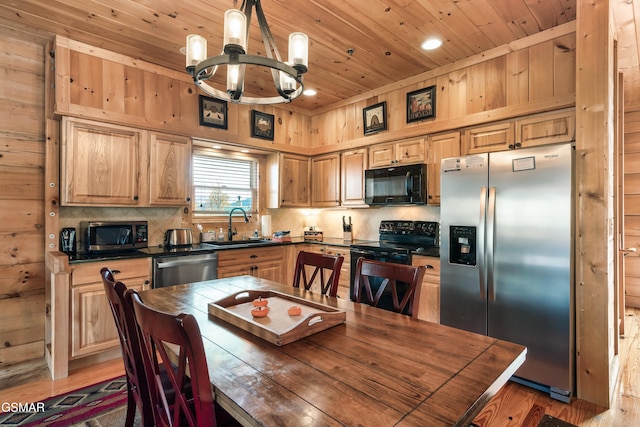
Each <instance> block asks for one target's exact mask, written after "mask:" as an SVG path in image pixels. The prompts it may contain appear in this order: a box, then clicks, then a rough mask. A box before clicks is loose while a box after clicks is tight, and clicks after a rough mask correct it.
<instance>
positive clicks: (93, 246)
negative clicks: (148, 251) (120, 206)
mask: <svg viewBox="0 0 640 427" xmlns="http://www.w3.org/2000/svg"><path fill="white" fill-rule="evenodd" d="M80 238H81V239H83V240H84V246H85V249H86V251H87V252H108V251H126V250H135V249H142V248H146V247H148V245H149V244H148V239H149V224H148V222H147V221H101V222H99V221H83V222H81V223H80Z"/></svg>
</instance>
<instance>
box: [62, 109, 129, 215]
mask: <svg viewBox="0 0 640 427" xmlns="http://www.w3.org/2000/svg"><path fill="white" fill-rule="evenodd" d="M140 139H141V131H138V130H136V129H133V128H128V127H123V126H115V125H108V124H103V123H96V122H90V121H85V120H79V119H67V118H64V119H63V125H62V142H61V153H60V186H61V189H60V197H61V204H62V205H76V206H80V205H111V206H113V205H116V206H131V205H133V206H135V205H138V204H139V194H138V188H139V185H138V184H139V183H138V179H139V176H140V169H139V164H140V161H139V159H140V157H139V146H140Z"/></svg>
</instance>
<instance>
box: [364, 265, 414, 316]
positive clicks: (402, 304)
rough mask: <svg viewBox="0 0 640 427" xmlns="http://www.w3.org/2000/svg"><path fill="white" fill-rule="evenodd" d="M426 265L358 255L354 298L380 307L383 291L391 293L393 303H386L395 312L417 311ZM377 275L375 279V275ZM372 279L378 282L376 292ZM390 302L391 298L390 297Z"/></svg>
mask: <svg viewBox="0 0 640 427" xmlns="http://www.w3.org/2000/svg"><path fill="white" fill-rule="evenodd" d="M424 273H425V267H424V266H423V265H421V266H416V267H414V266H411V265H404V264H396V263H391V262H385V261H374V260H368V259H365V258H360V259H358V262H357V264H356V271H355V276H354V282H353V297H354V298H353V299H354V300H355V301H356V302H362V299H363V296H364V298H366V301H365V303H366V304H369V305H372V306H374V307H378V306H380V304H381V301H382V300H383V298H382V297H383V294H385V293H386V294H387V299H388V295H389V294H390V296H391V303H392V306H388V307H385V308H387V309H389V310H391V311H395V312H396V313H403V314H408V315H409V316H414V315H417V313H418V302H419V300H420V288H421V287H422V279H423V278H424ZM374 278H375V279H374ZM372 279H373V281H374V282H378V283H379V287H378V288H377V291H376V293H375V295H374V294H373V288H372V284H371V282H372ZM387 304H388V301H387Z"/></svg>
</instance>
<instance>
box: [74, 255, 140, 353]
mask: <svg viewBox="0 0 640 427" xmlns="http://www.w3.org/2000/svg"><path fill="white" fill-rule="evenodd" d="M103 267H109V268H110V269H111V271H112V272H113V273H114V275H115V277H116V279H117V280H119V281H121V282H124V283H125V284H126V285H127V287H128V288H131V289H136V290H144V289H148V288H149V286H150V284H151V258H139V259H133V260H119V261H107V262H90V263H83V264H77V265H75V266H73V267H72V268H71V288H70V292H71V295H70V301H71V303H70V311H71V324H70V325H69V328H70V332H69V333H70V336H71V343H70V345H71V358H72V359H73V358H76V357H80V356H86V355H90V354H94V353H97V352H101V351H105V350H110V349H113V348H117V347H118V346H119V345H120V341H119V339H118V333H117V331H116V327H115V321H114V319H113V314H112V313H111V308H110V307H109V302H108V300H107V297H106V294H105V292H104V285H103V284H102V278H101V277H100V269H102V268H103Z"/></svg>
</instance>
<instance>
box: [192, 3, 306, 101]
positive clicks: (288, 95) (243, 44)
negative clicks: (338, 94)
mask: <svg viewBox="0 0 640 427" xmlns="http://www.w3.org/2000/svg"><path fill="white" fill-rule="evenodd" d="M253 8H255V13H256V17H257V19H258V25H259V26H260V33H261V35H262V41H263V43H264V47H265V51H266V54H267V56H258V55H249V54H247V43H248V39H249V28H250V25H251V15H252V9H253ZM186 57H187V58H186V68H187V72H188V73H190V74H191V75H192V76H193V81H194V82H195V84H196V85H198V86H199V87H200V88H201V89H202V90H203V91H204V92H206V93H207V94H209V95H211V96H213V97H215V98H218V99H222V100H225V101H230V102H233V103H237V104H279V103H286V102H291V101H292V100H294V99H296V98H297V97H299V96H300V95H301V94H302V92H303V90H304V84H303V78H302V75H303V74H304V73H306V72H307V69H308V68H307V67H308V62H309V39H308V37H307V36H306V34H304V33H299V32H294V33H291V34H290V35H289V55H288V58H287V59H288V60H287V61H286V62H285V61H282V59H281V57H280V53H279V52H278V48H277V47H276V44H275V40H274V39H273V36H272V34H271V30H270V29H269V25H268V24H267V20H266V18H265V16H264V12H263V10H262V5H261V4H260V0H244V1H243V4H242V10H238V9H230V10H227V11H226V12H225V14H224V37H223V48H222V52H220V54H219V55H218V56H211V57H207V40H206V39H205V38H204V37H202V36H199V35H196V34H190V35H188V36H187V45H186ZM247 65H252V66H259V67H266V68H269V69H270V72H271V76H272V78H273V84H274V86H275V90H276V92H277V93H278V95H276V96H264V97H259V96H254V97H252V96H247V95H245V94H244V81H245V71H246V69H247V67H246V66H247ZM221 67H222V68H226V73H227V74H226V88H225V90H222V89H218V88H216V87H214V84H213V82H212V83H211V84H210V83H209V81H211V78H212V77H213V76H214V75H215V74H216V72H217V71H218V69H219V68H221Z"/></svg>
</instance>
